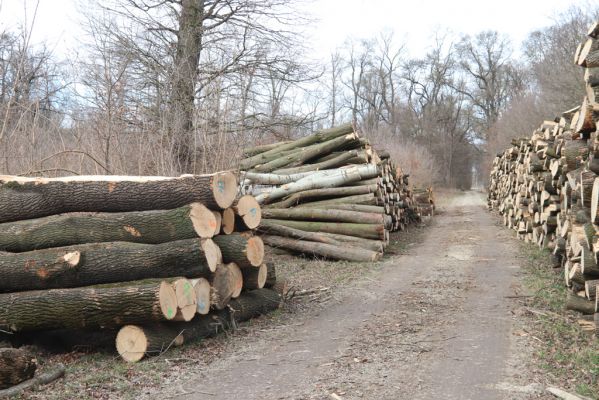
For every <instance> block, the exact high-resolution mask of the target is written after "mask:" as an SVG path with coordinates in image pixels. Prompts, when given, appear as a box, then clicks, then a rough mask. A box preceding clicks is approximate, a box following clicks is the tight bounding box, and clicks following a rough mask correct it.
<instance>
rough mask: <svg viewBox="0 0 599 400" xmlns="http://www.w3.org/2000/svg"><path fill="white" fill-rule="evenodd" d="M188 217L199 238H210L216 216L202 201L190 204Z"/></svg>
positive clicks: (212, 233) (212, 234)
mask: <svg viewBox="0 0 599 400" xmlns="http://www.w3.org/2000/svg"><path fill="white" fill-rule="evenodd" d="M190 209H191V210H190V212H189V218H190V219H191V223H192V224H193V229H194V230H195V232H196V233H197V235H198V236H199V237H201V238H211V237H212V236H214V231H215V229H216V217H215V216H214V214H213V213H212V211H210V210H209V209H208V208H207V207H206V206H204V205H203V204H202V203H191V204H190Z"/></svg>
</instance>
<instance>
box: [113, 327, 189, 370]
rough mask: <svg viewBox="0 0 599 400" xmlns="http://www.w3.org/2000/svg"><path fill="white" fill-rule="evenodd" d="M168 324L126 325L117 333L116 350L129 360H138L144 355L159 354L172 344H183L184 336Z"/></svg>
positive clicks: (124, 358)
mask: <svg viewBox="0 0 599 400" xmlns="http://www.w3.org/2000/svg"><path fill="white" fill-rule="evenodd" d="M179 333H180V332H177V331H176V329H174V328H173V327H170V326H168V325H146V326H143V327H142V326H137V325H125V326H123V327H122V328H121V329H120V330H119V333H118V334H117V335H116V350H117V352H118V353H119V355H120V356H121V358H122V359H123V360H125V361H127V362H137V361H139V360H141V359H142V358H143V357H144V356H157V355H160V354H162V353H164V352H165V351H167V350H168V349H169V348H170V347H171V346H180V345H182V344H183V336H181V335H180V334H179Z"/></svg>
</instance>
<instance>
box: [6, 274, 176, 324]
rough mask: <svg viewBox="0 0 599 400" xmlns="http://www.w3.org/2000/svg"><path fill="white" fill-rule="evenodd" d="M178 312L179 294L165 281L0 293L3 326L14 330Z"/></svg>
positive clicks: (135, 319) (147, 318) (167, 316)
mask: <svg viewBox="0 0 599 400" xmlns="http://www.w3.org/2000/svg"><path fill="white" fill-rule="evenodd" d="M176 312H177V300H176V295H175V292H174V290H173V288H172V287H171V285H170V284H169V283H166V282H162V283H159V284H158V283H144V282H143V281H142V282H127V283H126V284H123V286H116V287H110V286H96V287H85V288H73V289H51V290H36V291H30V292H20V293H6V294H1V295H0V329H3V330H6V331H13V332H19V331H32V330H46V329H62V328H68V329H77V328H101V327H111V326H119V325H124V324H139V323H148V322H152V321H165V320H170V319H172V318H174V317H175V314H176Z"/></svg>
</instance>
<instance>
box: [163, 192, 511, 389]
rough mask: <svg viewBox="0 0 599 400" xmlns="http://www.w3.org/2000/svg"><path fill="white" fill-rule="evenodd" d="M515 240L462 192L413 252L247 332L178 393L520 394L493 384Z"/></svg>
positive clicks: (497, 378) (504, 348)
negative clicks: (314, 306)
mask: <svg viewBox="0 0 599 400" xmlns="http://www.w3.org/2000/svg"><path fill="white" fill-rule="evenodd" d="M514 249H515V248H514V246H513V242H512V241H511V240H510V239H509V238H508V237H507V236H504V235H502V234H501V230H500V228H499V227H497V226H496V225H495V224H494V223H493V221H492V216H491V215H490V214H488V213H487V212H486V210H485V209H484V204H483V201H482V195H481V194H480V193H475V192H466V193H463V194H460V195H458V196H457V197H455V199H454V201H452V202H451V203H450V204H448V205H447V206H446V207H445V211H444V213H443V214H442V215H439V216H438V217H436V218H435V221H434V223H433V228H432V229H431V230H430V232H429V233H428V235H427V236H426V237H425V239H424V241H423V243H421V244H418V245H415V246H414V247H413V248H412V250H411V254H409V255H403V256H394V257H391V258H390V259H389V260H388V261H387V262H386V263H385V265H384V267H383V268H382V269H381V270H380V271H377V272H376V273H375V274H373V275H371V276H369V277H368V279H364V280H361V281H360V282H356V283H355V284H352V285H350V286H349V287H347V288H344V289H343V290H342V291H341V292H340V293H338V294H337V295H338V296H339V300H338V301H337V302H335V303H333V304H331V305H330V306H329V307H327V308H326V309H323V310H322V311H320V312H319V313H318V314H317V315H311V316H309V317H305V316H301V315H298V316H297V323H294V324H293V325H288V326H281V327H277V328H276V329H273V330H272V331H269V332H266V333H265V334H261V335H259V337H258V338H256V340H255V341H253V342H252V341H246V342H244V343H243V346H239V348H237V349H235V351H234V352H232V353H230V354H228V355H226V356H225V357H224V358H221V359H220V360H217V361H215V362H214V363H212V364H211V365H210V366H209V368H208V369H205V370H203V371H201V372H200V373H199V374H198V376H197V377H196V378H194V379H192V380H191V381H189V382H188V383H186V384H185V385H183V390H184V392H186V393H188V394H186V395H183V396H179V397H177V398H179V399H237V398H240V399H241V398H243V399H264V398H268V399H330V398H332V397H331V394H336V395H337V396H339V397H340V398H342V399H360V398H361V399H439V398H443V399H503V398H518V397H517V396H518V394H517V393H511V392H510V393H509V395H508V393H506V392H505V391H503V390H501V389H497V388H498V387H500V386H501V385H500V384H501V383H502V382H505V381H506V380H508V381H509V379H510V376H509V374H510V372H509V368H508V364H509V360H510V358H511V357H512V356H513V354H512V353H513V351H512V350H511V342H510V336H511V329H512V315H511V313H510V303H509V300H508V299H507V298H506V296H508V295H509V294H510V293H511V289H510V287H511V284H512V283H513V280H514V274H515V271H516V269H515V268H513V266H514V265H516V264H517V259H516V254H515V250H514ZM171 394H172V393H171ZM157 397H160V396H157Z"/></svg>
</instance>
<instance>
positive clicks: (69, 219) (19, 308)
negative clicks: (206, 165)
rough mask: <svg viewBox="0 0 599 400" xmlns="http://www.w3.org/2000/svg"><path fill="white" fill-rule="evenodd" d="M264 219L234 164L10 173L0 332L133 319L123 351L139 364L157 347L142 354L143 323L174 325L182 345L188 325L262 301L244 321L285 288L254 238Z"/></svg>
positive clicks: (2, 214)
mask: <svg viewBox="0 0 599 400" xmlns="http://www.w3.org/2000/svg"><path fill="white" fill-rule="evenodd" d="M260 220H261V210H260V206H259V205H258V203H257V202H256V200H255V199H254V198H253V197H252V196H249V195H246V196H241V197H238V181H237V176H236V175H235V174H233V173H230V172H221V173H216V174H211V175H183V176H181V177H178V178H167V177H119V176H77V177H65V178H53V179H46V178H21V177H14V176H0V276H2V279H0V330H3V331H6V332H13V333H14V334H15V335H18V334H19V333H22V332H31V331H51V330H65V329H66V330H75V329H104V328H108V329H110V331H111V332H114V330H115V329H118V328H120V327H123V328H121V331H124V332H125V333H119V335H117V349H118V350H119V351H120V352H121V353H120V354H121V356H122V357H123V358H124V359H126V360H130V361H137V360H139V359H141V357H143V355H144V354H149V353H151V351H146V350H144V351H141V352H136V351H135V349H137V347H135V345H137V344H136V343H137V342H136V340H137V337H133V338H132V337H131V336H130V335H128V334H127V332H128V331H129V330H130V329H132V328H131V327H136V328H137V329H142V330H143V329H146V328H145V327H146V326H147V325H148V324H151V325H152V326H153V327H155V328H152V329H160V328H158V327H159V326H161V325H160V324H163V323H165V322H169V323H172V324H173V326H176V329H174V330H173V329H172V327H169V328H168V329H163V331H164V332H168V333H165V334H164V335H163V339H164V340H167V339H168V341H169V342H171V341H176V340H179V339H177V337H178V336H179V335H180V333H181V332H183V331H186V330H189V331H190V332H197V333H198V334H200V333H205V332H206V331H207V330H209V329H212V330H215V329H216V328H215V327H214V326H213V325H212V324H211V323H207V322H206V321H211V318H212V316H211V315H210V314H209V313H210V310H211V309H212V310H213V312H215V313H216V315H217V316H219V317H220V318H223V313H227V316H228V317H235V318H236V317H237V316H236V315H234V312H233V309H232V308H231V307H228V306H229V304H230V302H231V300H232V299H237V300H236V303H235V305H236V306H239V305H240V304H242V305H243V306H244V307H246V308H249V309H251V311H247V312H241V313H240V316H241V318H248V316H249V317H251V316H254V315H256V311H255V310H259V311H261V310H263V309H264V308H266V309H272V308H274V307H276V306H278V301H276V298H277V297H278V295H276V293H272V292H271V291H269V290H268V289H262V288H263V287H264V285H265V283H266V281H267V275H268V268H267V266H266V264H264V262H263V259H264V245H263V242H262V240H261V239H260V237H258V236H255V235H254V231H255V229H256V228H257V226H258V225H259V223H260ZM271 274H274V270H273V269H272V268H271ZM250 290H255V291H256V293H254V294H252V295H249V297H247V298H246V299H243V296H242V297H240V295H241V294H242V291H250ZM248 293H249V292H248ZM248 304H249V305H248ZM198 314H199V315H201V316H202V317H204V318H200V317H199V316H198ZM198 320H201V321H203V322H201V323H200V322H197V321H198ZM191 321H196V322H191ZM181 324H189V325H188V326H187V327H185V326H184V325H181ZM197 324H200V325H202V326H203V327H204V328H203V329H204V330H203V331H202V330H198V329H196V328H194V326H195V325H197ZM167 325H168V324H167ZM221 325H222V324H221ZM173 333H175V334H173ZM192 336H193V335H189V334H187V336H186V339H187V340H189V339H191V338H192ZM169 338H170V339H169ZM131 343H133V344H134V346H133V349H131ZM152 348H155V346H154V347H152ZM164 348H166V346H164Z"/></svg>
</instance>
